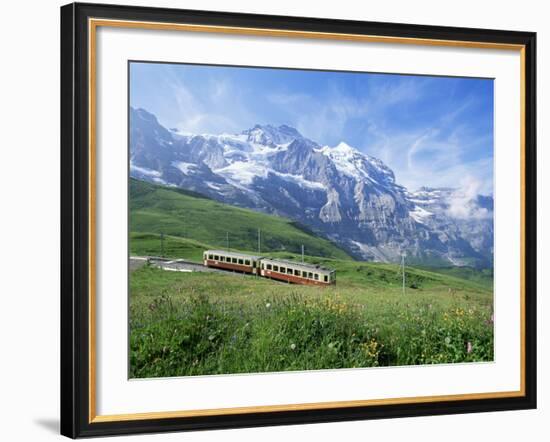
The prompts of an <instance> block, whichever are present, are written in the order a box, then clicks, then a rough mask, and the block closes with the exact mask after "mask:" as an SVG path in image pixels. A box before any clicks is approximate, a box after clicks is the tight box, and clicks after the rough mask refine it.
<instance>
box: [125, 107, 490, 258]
mask: <svg viewBox="0 0 550 442" xmlns="http://www.w3.org/2000/svg"><path fill="white" fill-rule="evenodd" d="M130 174H131V176H132V177H134V178H137V179H141V180H146V181H151V182H156V183H159V184H164V185H168V186H175V187H180V188H185V189H189V190H193V191H196V192H199V193H202V194H205V195H207V196H209V197H211V198H213V199H216V200H218V201H221V202H225V203H228V204H233V205H236V206H241V207H247V208H251V209H254V210H259V211H263V212H267V213H273V214H277V215H281V216H286V217H289V218H291V219H294V220H296V221H299V222H300V223H302V224H305V225H306V226H308V227H309V228H310V229H312V230H313V231H315V232H317V233H318V234H320V235H322V236H324V237H326V238H329V239H331V240H332V241H334V242H336V243H338V244H339V245H340V246H341V247H343V248H344V249H346V250H347V251H348V252H349V253H350V254H352V255H354V256H356V257H357V258H360V259H365V260H376V261H387V262H390V261H391V262H393V261H398V260H399V259H400V257H401V254H402V253H406V254H407V255H408V258H407V259H408V260H409V261H411V260H412V261H413V262H417V263H424V264H446V265H449V264H453V265H476V266H490V265H492V260H493V217H492V215H493V199H492V197H490V196H481V195H473V196H472V195H469V194H465V193H464V192H461V191H460V190H457V189H430V188H421V189H419V190H417V191H415V192H409V191H408V190H407V189H405V188H404V187H403V186H400V185H399V184H397V183H396V181H395V176H394V173H393V171H392V170H391V169H390V168H389V167H387V166H386V165H385V164H384V163H382V162H381V161H380V160H378V159H376V158H373V157H370V156H368V155H366V154H364V153H361V152H359V151H358V150H356V149H354V148H353V147H351V146H349V145H347V144H346V143H340V144H339V145H337V146H335V147H329V146H320V145H319V144H317V143H316V142H314V141H312V140H310V139H307V138H305V137H303V136H302V135H301V134H300V133H299V132H298V131H297V130H296V129H294V128H292V127H289V126H284V125H283V126H279V127H274V126H271V125H266V126H260V125H256V126H254V127H253V128H252V129H248V130H245V131H243V132H242V133H240V134H236V135H228V134H222V135H187V134H185V135H184V134H180V133H178V132H177V131H175V130H167V129H165V128H164V127H162V126H161V125H160V124H159V123H158V121H157V119H156V118H155V116H154V115H152V114H150V113H148V112H147V111H145V110H143V109H130Z"/></svg>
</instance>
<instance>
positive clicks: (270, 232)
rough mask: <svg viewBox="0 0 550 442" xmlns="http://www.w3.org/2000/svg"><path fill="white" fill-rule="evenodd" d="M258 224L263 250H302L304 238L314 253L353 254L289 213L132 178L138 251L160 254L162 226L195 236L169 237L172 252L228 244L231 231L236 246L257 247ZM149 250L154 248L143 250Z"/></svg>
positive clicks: (176, 233) (173, 232)
mask: <svg viewBox="0 0 550 442" xmlns="http://www.w3.org/2000/svg"><path fill="white" fill-rule="evenodd" d="M258 229H261V232H262V233H261V238H262V241H261V243H262V252H267V251H290V252H295V253H298V252H300V250H301V246H302V244H303V245H304V247H305V250H306V252H307V253H308V254H309V255H315V256H323V257H332V258H339V259H351V258H350V257H349V255H348V254H347V253H346V252H345V251H343V250H342V249H340V248H339V247H337V246H336V245H335V244H333V243H331V242H330V241H328V240H325V239H322V238H318V237H315V236H314V235H313V234H312V233H311V232H309V231H307V230H306V229H301V228H300V227H299V226H298V225H297V224H296V223H294V222H293V221H291V220H289V219H287V218H282V217H278V216H272V215H266V214H263V213H258V212H255V211H252V210H248V209H241V208H238V207H234V206H230V205H227V204H222V203H219V202H216V201H213V200H211V199H208V198H206V197H203V196H201V195H199V194H196V193H193V192H188V191H184V190H180V189H172V188H166V187H161V186H156V185H154V184H150V183H145V182H143V181H138V180H134V179H131V180H130V231H131V232H133V233H132V234H133V235H134V236H132V241H131V253H132V254H152V255H153V254H154V255H158V254H159V253H160V237H159V239H158V241H157V242H156V244H157V245H156V249H155V236H154V234H157V235H159V234H160V233H161V232H162V233H164V234H165V235H169V236H170V237H172V238H175V237H179V238H186V239H189V240H191V242H186V243H185V244H182V243H179V244H176V242H174V241H172V240H171V239H168V240H167V242H166V243H165V250H166V253H165V254H166V255H167V256H171V255H170V254H168V252H170V253H171V254H172V256H175V257H177V256H179V255H177V254H176V252H179V249H178V247H179V246H184V247H186V248H188V247H191V248H192V247H195V252H196V251H197V250H198V248H200V247H202V245H203V244H208V245H209V246H211V247H218V248H224V249H225V248H226V246H227V241H226V238H227V233H229V246H230V248H231V249H237V250H241V251H252V252H256V251H257V244H258V243H257V241H258V237H257V232H258ZM138 233H139V234H141V235H139V234H138ZM136 234H138V235H137V236H136ZM142 234H149V236H147V235H142ZM138 242H141V244H138ZM148 250H149V251H150V253H143V252H145V251H148ZM193 253H194V252H193ZM193 253H192V255H193ZM193 256H195V255H193ZM199 256H200V255H199Z"/></svg>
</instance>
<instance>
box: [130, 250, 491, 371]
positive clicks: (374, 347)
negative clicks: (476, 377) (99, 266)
mask: <svg viewBox="0 0 550 442" xmlns="http://www.w3.org/2000/svg"><path fill="white" fill-rule="evenodd" d="M342 262H343V261H342ZM342 262H341V263H342ZM364 268H365V269H369V268H370V269H371V270H372V273H369V272H368V271H364V272H358V274H357V275H355V274H354V277H353V278H352V277H349V275H347V274H345V273H342V274H338V283H337V285H336V286H332V287H327V288H318V287H308V286H297V285H289V284H283V283H278V282H275V281H270V280H266V279H263V278H256V277H251V276H244V275H238V274H229V273H228V274H223V273H221V274H220V273H175V272H166V271H163V270H160V269H156V268H152V267H147V266H146V267H143V268H141V269H139V270H136V271H135V272H133V273H132V277H131V280H130V281H131V282H130V283H131V299H130V342H131V355H130V357H131V377H157V376H186V375H205V374H223V373H252V372H270V371H287V370H312V369H332V368H345V367H346V368H351V367H376V366H393V365H411V364H434V363H453V362H468V361H490V360H492V359H493V327H492V292H491V291H489V290H484V289H482V288H480V287H477V286H475V285H472V284H471V283H469V282H468V281H462V280H460V279H458V278H452V277H445V276H444V275H438V274H431V273H430V272H426V271H421V272H420V273H418V274H416V271H413V270H411V277H413V275H415V276H418V277H423V278H424V279H423V280H422V281H421V282H420V285H419V287H418V288H416V289H410V288H408V289H407V291H406V294H405V295H403V294H402V292H401V287H400V286H399V284H397V280H394V278H393V276H392V275H394V274H395V273H396V271H395V270H396V269H391V267H390V268H388V267H386V266H382V265H375V264H370V265H368V264H365V266H364ZM351 271H352V270H351V269H350V272H351ZM377 272H379V273H377ZM384 277H386V278H387V279H388V281H387V283H386V282H381V278H382V280H383V278H384ZM469 348H470V351H468V350H469Z"/></svg>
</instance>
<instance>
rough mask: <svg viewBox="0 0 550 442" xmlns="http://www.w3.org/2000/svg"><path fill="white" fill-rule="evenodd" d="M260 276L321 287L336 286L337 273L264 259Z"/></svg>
mask: <svg viewBox="0 0 550 442" xmlns="http://www.w3.org/2000/svg"><path fill="white" fill-rule="evenodd" d="M260 275H261V276H263V277H266V278H271V279H277V280H279V281H286V282H290V283H294V284H307V285H321V286H323V285H331V284H336V272H335V271H334V270H330V269H326V268H324V267H321V266H318V265H313V264H306V263H298V262H294V261H286V260H282V259H269V258H262V259H261V261H260Z"/></svg>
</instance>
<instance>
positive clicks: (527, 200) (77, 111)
mask: <svg viewBox="0 0 550 442" xmlns="http://www.w3.org/2000/svg"><path fill="white" fill-rule="evenodd" d="M90 18H104V19H116V20H131V21H146V22H159V23H186V24H197V25H210V26H231V27H240V28H255V29H279V30H291V31H305V32H314V33H335V34H339V33H342V34H354V35H371V36H372V35H374V36H384V37H398V38H404V39H408V38H414V39H429V40H445V41H455V42H478V43H497V44H510V45H521V46H522V47H523V49H522V50H523V51H524V82H525V83H524V91H525V94H524V170H523V173H524V211H525V213H524V214H523V215H524V244H525V247H524V263H523V265H524V272H523V281H522V285H523V290H524V294H525V299H524V318H523V320H524V346H523V349H524V352H523V353H524V354H523V357H524V375H525V378H524V390H523V391H524V395H522V396H516V397H495V398H480V399H468V400H449V401H445V400H444V401H438V402H437V403H435V402H420V403H414V402H411V403H400V404H388V405H369V406H359V407H357V406H354V407H338V408H323V409H316V410H307V409H306V410H288V411H272V412H263V411H260V412H251V413H244V414H225V415H215V416H197V417H171V418H150V419H140V420H119V421H108V422H101V421H99V422H94V421H93V420H91V419H90V407H91V398H90V389H89V387H90V371H89V366H90V352H89V350H90V344H89V342H90V336H89V333H90V304H89V301H90V298H89V296H90V293H89V286H90V284H89V283H90V272H89V269H90V258H89V257H90V252H91V250H90V242H89V236H88V231H89V227H90V223H91V220H90V211H89V207H90V205H89V203H90V190H91V189H90V185H89V166H90V157H89V152H88V142H89V139H90V136H91V134H90V132H89V125H88V122H89V116H90V115H89V104H90V103H89V99H88V97H89V78H88V68H89V65H88V63H89V44H88V43H89V27H88V20H89V19H90ZM122 148H124V147H122ZM536 259H537V257H536V34H535V33H532V32H515V31H514V32H512V31H501V30H488V29H468V28H450V27H440V26H423V25H410V24H394V23H377V22H359V21H348V20H330V19H316V18H302V17H285V16H268V15H256V14H241V13H226V12H210V11H195V10H179V9H167V8H149V7H129V6H117V5H96V4H85V3H82V4H80V3H73V4H69V5H66V6H63V7H61V434H63V435H65V436H68V437H71V438H77V437H89V436H105V435H116V434H136V433H150V432H167V431H184V430H203V429H221V428H240V427H253V426H268V425H286V424H304V423H315V422H336V421H348V420H359V419H378V418H393V417H406V416H426V415H440V414H454V413H475V412H484V411H498V410H518V409H530V408H536V386H537V381H536Z"/></svg>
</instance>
